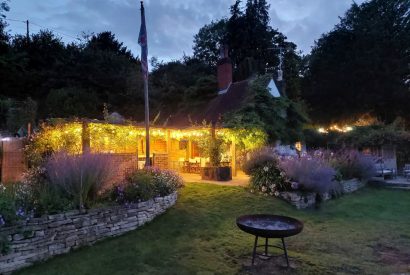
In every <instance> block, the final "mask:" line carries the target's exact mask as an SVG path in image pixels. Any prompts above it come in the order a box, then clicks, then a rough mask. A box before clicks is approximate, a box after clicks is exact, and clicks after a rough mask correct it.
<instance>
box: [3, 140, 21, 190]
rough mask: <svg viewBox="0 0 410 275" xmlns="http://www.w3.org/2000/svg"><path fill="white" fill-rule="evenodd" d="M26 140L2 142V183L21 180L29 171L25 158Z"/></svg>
mask: <svg viewBox="0 0 410 275" xmlns="http://www.w3.org/2000/svg"><path fill="white" fill-rule="evenodd" d="M25 142H26V139H24V138H3V139H2V141H1V150H0V152H1V154H0V159H1V162H0V166H1V182H3V183H7V182H13V181H18V180H20V179H21V177H22V175H23V173H24V171H26V169H27V163H26V160H25V157H24V145H25Z"/></svg>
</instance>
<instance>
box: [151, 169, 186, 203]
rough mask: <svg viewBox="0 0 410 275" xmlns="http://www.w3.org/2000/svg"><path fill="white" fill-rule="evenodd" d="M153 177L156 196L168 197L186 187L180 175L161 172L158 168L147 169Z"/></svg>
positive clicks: (165, 171) (171, 172) (172, 172)
mask: <svg viewBox="0 0 410 275" xmlns="http://www.w3.org/2000/svg"><path fill="white" fill-rule="evenodd" d="M147 171H148V172H149V173H150V174H151V175H152V177H153V183H154V188H155V195H156V196H167V195H169V194H171V193H173V192H175V191H176V190H177V189H178V188H181V187H182V186H183V185H184V182H183V180H182V178H181V177H180V176H179V175H178V173H176V172H174V171H171V170H160V169H158V168H155V167H154V168H147Z"/></svg>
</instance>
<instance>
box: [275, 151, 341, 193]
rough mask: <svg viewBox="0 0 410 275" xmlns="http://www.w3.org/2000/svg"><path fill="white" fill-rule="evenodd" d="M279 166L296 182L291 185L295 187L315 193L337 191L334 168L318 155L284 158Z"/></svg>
mask: <svg viewBox="0 0 410 275" xmlns="http://www.w3.org/2000/svg"><path fill="white" fill-rule="evenodd" d="M280 167H281V168H282V169H283V170H284V171H285V173H286V175H287V176H288V177H289V178H290V179H291V180H292V181H295V182H297V184H294V186H293V187H294V188H295V189H301V190H305V191H312V192H317V193H324V192H330V193H336V192H338V191H339V190H338V188H339V186H338V184H337V182H336V181H335V177H336V170H335V169H333V168H332V167H331V166H330V165H329V164H328V163H327V162H325V161H324V160H323V159H321V158H319V157H311V156H303V157H301V158H296V157H291V158H286V159H283V160H282V161H281V162H280ZM295 185H296V186H295Z"/></svg>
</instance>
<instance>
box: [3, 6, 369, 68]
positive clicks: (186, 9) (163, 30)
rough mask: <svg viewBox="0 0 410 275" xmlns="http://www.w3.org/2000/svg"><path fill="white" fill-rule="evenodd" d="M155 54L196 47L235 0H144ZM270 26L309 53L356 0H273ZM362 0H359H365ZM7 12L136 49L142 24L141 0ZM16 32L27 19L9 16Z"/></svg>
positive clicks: (70, 35)
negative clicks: (106, 35)
mask: <svg viewBox="0 0 410 275" xmlns="http://www.w3.org/2000/svg"><path fill="white" fill-rule="evenodd" d="M144 2H145V8H146V18H147V30H148V47H149V55H150V57H152V56H156V57H158V59H159V60H164V61H169V60H172V59H178V58H180V57H182V55H183V54H184V53H185V54H188V55H189V54H191V53H192V41H193V36H194V34H196V33H197V32H198V30H199V28H200V27H202V26H203V25H204V24H206V23H209V22H211V21H212V20H218V19H220V18H222V17H227V16H228V15H229V7H230V5H231V4H232V3H233V2H234V1H233V0H145V1H144ZM268 2H269V3H270V17H271V26H272V27H273V28H277V29H279V31H281V32H282V33H284V34H285V35H286V36H287V37H288V39H289V40H290V41H292V42H294V43H296V44H297V46H298V49H299V50H302V51H303V52H304V53H309V52H310V49H311V47H312V45H313V43H314V41H315V40H317V39H318V38H319V37H320V35H321V34H322V33H324V32H328V31H330V30H331V29H332V28H333V26H334V25H335V24H336V23H338V22H339V18H338V16H343V14H344V13H345V11H346V10H347V9H348V8H349V7H350V5H351V4H352V3H353V2H352V0H271V1H268ZM362 2H363V0H358V1H356V3H362ZM9 6H10V12H8V13H6V16H7V18H9V19H17V20H26V19H28V20H30V21H31V22H32V23H33V24H30V29H31V31H32V32H38V31H39V30H40V29H41V27H40V26H42V27H43V28H44V27H46V28H51V29H54V30H56V31H58V32H59V33H60V34H59V36H60V37H61V38H62V39H63V41H64V42H70V41H73V40H75V37H80V36H81V33H83V32H85V33H88V34H89V33H98V32H101V31H106V30H110V31H112V32H113V33H115V35H116V37H117V38H118V39H119V40H120V41H122V42H124V45H125V46H127V47H128V48H129V49H131V51H132V52H133V53H134V54H135V55H139V46H138V44H137V38H138V31H139V26H140V14H139V1H137V0H10V2H9ZM8 23H9V27H8V29H9V30H10V32H11V33H12V34H15V33H24V34H25V24H23V23H22V22H14V21H8Z"/></svg>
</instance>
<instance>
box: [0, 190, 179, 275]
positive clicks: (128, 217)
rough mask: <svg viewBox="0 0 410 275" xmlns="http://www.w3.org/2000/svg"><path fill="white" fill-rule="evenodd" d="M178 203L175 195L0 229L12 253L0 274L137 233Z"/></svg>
mask: <svg viewBox="0 0 410 275" xmlns="http://www.w3.org/2000/svg"><path fill="white" fill-rule="evenodd" d="M176 200H177V193H176V192H175V193H173V194H171V195H169V196H166V197H162V198H155V199H152V200H149V201H146V202H141V203H138V204H134V205H129V206H127V207H125V206H113V207H109V208H98V209H91V210H89V211H87V212H86V213H80V212H79V211H70V212H66V213H63V214H57V215H50V216H44V217H41V218H34V219H32V220H30V221H28V222H25V223H24V224H23V223H22V224H18V225H16V226H13V227H0V234H1V235H5V236H6V237H7V238H8V239H9V240H10V242H11V245H10V247H11V251H10V252H9V253H8V254H7V255H0V274H5V273H11V272H12V271H15V270H18V269H20V268H23V267H26V266H30V265H32V264H33V263H35V262H38V261H43V260H46V259H48V258H50V257H53V256H54V255H58V254H63V253H67V252H69V251H70V250H72V249H76V248H79V247H81V246H85V245H91V244H93V243H95V242H96V241H99V240H102V239H105V238H107V237H112V236H117V235H121V234H124V233H125V232H128V231H131V230H134V229H136V228H138V227H140V226H142V225H143V224H145V223H147V222H149V221H151V220H152V219H154V218H155V217H156V216H158V215H160V214H162V213H164V212H165V211H166V210H167V209H168V208H169V207H171V206H172V205H174V204H175V202H176ZM23 230H24V233H22V231H23Z"/></svg>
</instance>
